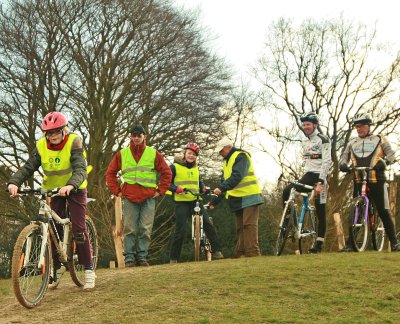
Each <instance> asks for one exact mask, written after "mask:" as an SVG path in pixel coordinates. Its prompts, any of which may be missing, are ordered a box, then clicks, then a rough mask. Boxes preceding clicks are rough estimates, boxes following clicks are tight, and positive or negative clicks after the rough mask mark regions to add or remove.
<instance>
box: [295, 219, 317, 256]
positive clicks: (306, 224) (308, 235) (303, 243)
mask: <svg viewBox="0 0 400 324" xmlns="http://www.w3.org/2000/svg"><path fill="white" fill-rule="evenodd" d="M316 226H317V218H316V217H315V214H313V213H312V212H310V211H307V212H306V214H305V215H304V220H303V225H302V227H301V230H300V238H299V251H300V254H304V253H307V252H308V250H309V249H311V248H312V247H313V245H314V243H315V240H316V239H317V231H316Z"/></svg>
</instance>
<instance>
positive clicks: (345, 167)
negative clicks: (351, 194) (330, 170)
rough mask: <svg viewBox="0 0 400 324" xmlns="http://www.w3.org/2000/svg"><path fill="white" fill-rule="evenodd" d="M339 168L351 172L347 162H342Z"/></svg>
mask: <svg viewBox="0 0 400 324" xmlns="http://www.w3.org/2000/svg"><path fill="white" fill-rule="evenodd" d="M339 170H340V171H342V172H350V168H349V166H348V165H347V164H346V163H342V164H340V165H339Z"/></svg>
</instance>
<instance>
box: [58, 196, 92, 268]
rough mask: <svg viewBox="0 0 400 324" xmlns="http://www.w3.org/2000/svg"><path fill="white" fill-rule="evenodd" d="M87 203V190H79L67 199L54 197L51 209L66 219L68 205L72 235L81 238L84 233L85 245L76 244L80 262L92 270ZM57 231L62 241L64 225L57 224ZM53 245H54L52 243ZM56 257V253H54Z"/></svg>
mask: <svg viewBox="0 0 400 324" xmlns="http://www.w3.org/2000/svg"><path fill="white" fill-rule="evenodd" d="M86 203H87V190H86V189H83V190H78V192H74V193H72V192H71V193H70V195H69V196H66V197H60V196H57V197H53V198H51V202H50V206H51V208H52V209H53V210H54V211H55V212H56V213H57V214H58V215H59V216H60V217H61V218H65V214H66V208H67V205H68V209H69V213H70V217H71V222H72V233H73V234H74V236H75V237H79V236H80V235H82V234H79V233H84V235H85V238H86V239H85V242H84V243H83V244H76V250H77V254H78V262H79V264H82V265H84V266H85V268H90V267H91V266H92V256H91V252H90V244H89V235H88V232H87V228H86V222H85V217H86ZM56 227H57V231H58V233H59V234H60V237H61V239H62V238H63V234H64V233H63V232H62V225H61V224H56ZM52 244H53V243H52ZM52 248H53V251H56V249H55V247H54V245H53V246H52ZM54 254H55V255H54V256H56V253H54Z"/></svg>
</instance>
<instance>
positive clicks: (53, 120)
mask: <svg viewBox="0 0 400 324" xmlns="http://www.w3.org/2000/svg"><path fill="white" fill-rule="evenodd" d="M67 124H68V118H67V116H65V115H64V114H63V113H60V112H58V111H52V112H50V113H48V114H47V115H46V116H44V118H43V121H42V130H44V131H48V130H52V129H57V128H62V127H64V126H67Z"/></svg>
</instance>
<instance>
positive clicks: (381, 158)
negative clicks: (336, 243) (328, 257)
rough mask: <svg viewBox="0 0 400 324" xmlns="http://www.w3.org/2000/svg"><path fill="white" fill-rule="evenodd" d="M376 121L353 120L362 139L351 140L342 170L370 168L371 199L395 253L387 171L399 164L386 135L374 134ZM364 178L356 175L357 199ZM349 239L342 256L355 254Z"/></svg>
mask: <svg viewBox="0 0 400 324" xmlns="http://www.w3.org/2000/svg"><path fill="white" fill-rule="evenodd" d="M371 125H372V118H371V116H370V115H369V114H368V113H364V112H362V113H359V114H356V115H355V116H354V118H353V126H354V127H355V128H356V130H357V134H358V137H355V138H353V139H351V140H350V142H349V144H348V145H347V147H346V149H345V150H344V151H343V153H342V156H341V157H340V161H339V168H340V171H342V172H349V171H350V168H349V166H348V165H349V163H350V161H351V163H352V164H353V166H355V167H357V166H358V167H369V168H371V169H372V170H370V171H369V172H368V176H367V183H368V188H369V195H368V196H369V197H370V198H371V199H372V200H373V201H374V203H375V206H376V209H377V211H378V214H379V217H380V218H381V219H382V222H383V226H384V227H385V231H386V234H387V236H388V238H389V241H390V243H391V246H392V251H400V244H399V243H398V242H397V239H396V233H395V229H394V224H393V222H392V218H391V217H390V213H389V199H388V193H387V186H386V177H385V169H386V165H388V164H392V163H394V162H395V153H394V152H393V150H392V148H391V146H390V144H389V142H388V141H387V139H386V138H385V137H384V136H382V135H380V134H379V135H374V134H372V133H371ZM361 185H362V184H361V178H360V174H359V172H358V171H355V172H354V191H353V196H354V197H356V196H358V195H359V194H360V191H361ZM348 243H349V239H347V240H346V246H345V247H344V248H343V249H342V250H341V251H342V252H350V251H353V248H352V247H351V246H350V244H348Z"/></svg>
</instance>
